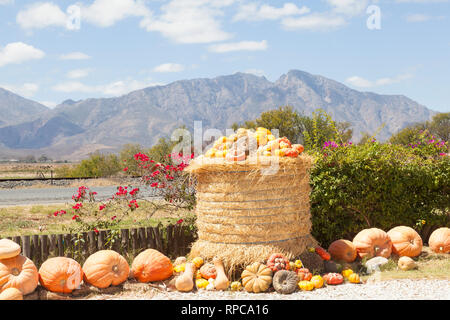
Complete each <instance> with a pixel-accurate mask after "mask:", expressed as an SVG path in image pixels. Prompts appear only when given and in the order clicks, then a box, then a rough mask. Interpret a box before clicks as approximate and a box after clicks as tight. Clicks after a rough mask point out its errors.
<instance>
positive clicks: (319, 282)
mask: <svg viewBox="0 0 450 320" xmlns="http://www.w3.org/2000/svg"><path fill="white" fill-rule="evenodd" d="M310 282H311V283H312V284H313V285H314V288H316V289H319V288H322V287H323V278H322V277H321V276H319V275H317V276H313V277H312V278H311V280H310Z"/></svg>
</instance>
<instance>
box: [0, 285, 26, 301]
mask: <svg viewBox="0 0 450 320" xmlns="http://www.w3.org/2000/svg"><path fill="white" fill-rule="evenodd" d="M2 300H23V294H22V292H21V291H20V290H19V289H16V288H7V289H5V290H3V291H2V292H1V293H0V301H2Z"/></svg>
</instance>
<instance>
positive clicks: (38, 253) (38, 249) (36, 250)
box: [32, 234, 41, 265]
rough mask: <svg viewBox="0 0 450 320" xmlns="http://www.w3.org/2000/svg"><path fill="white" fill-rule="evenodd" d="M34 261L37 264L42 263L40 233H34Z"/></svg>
mask: <svg viewBox="0 0 450 320" xmlns="http://www.w3.org/2000/svg"><path fill="white" fill-rule="evenodd" d="M32 255H33V259H32V260H33V261H34V263H35V264H36V265H40V264H41V247H40V244H39V235H37V234H34V235H33V249H32Z"/></svg>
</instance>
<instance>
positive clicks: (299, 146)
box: [292, 144, 305, 154]
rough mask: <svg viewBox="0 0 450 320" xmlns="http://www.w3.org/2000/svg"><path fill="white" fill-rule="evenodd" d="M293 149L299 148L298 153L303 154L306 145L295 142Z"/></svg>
mask: <svg viewBox="0 0 450 320" xmlns="http://www.w3.org/2000/svg"><path fill="white" fill-rule="evenodd" d="M292 149H295V150H297V152H298V154H301V153H302V152H303V151H304V150H305V147H303V146H302V145H301V144H293V145H292Z"/></svg>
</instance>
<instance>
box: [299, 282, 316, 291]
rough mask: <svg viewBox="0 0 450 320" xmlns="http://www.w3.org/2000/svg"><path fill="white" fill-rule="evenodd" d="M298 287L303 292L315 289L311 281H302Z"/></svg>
mask: <svg viewBox="0 0 450 320" xmlns="http://www.w3.org/2000/svg"><path fill="white" fill-rule="evenodd" d="M298 287H299V288H300V290H302V291H311V290H313V289H314V284H313V283H312V282H311V281H300V282H299V283H298Z"/></svg>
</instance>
